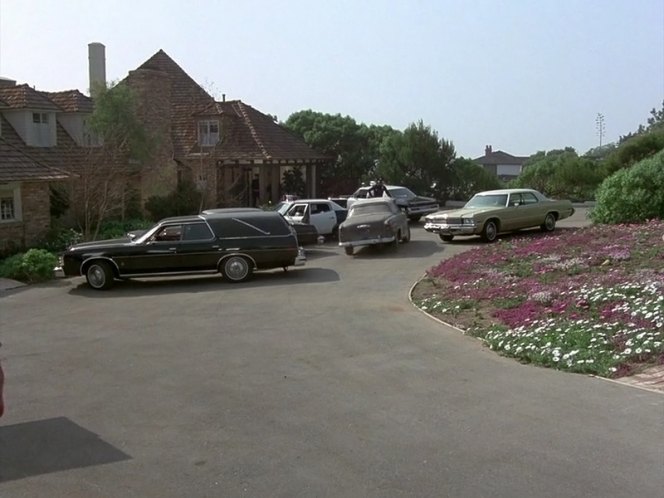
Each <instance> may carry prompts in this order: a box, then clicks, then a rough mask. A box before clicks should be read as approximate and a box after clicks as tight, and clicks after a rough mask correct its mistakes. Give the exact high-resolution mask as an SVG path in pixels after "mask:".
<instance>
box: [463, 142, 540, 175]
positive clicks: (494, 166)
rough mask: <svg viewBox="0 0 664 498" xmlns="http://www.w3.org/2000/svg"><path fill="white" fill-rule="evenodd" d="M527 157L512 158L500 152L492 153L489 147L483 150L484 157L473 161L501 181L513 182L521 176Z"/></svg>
mask: <svg viewBox="0 0 664 498" xmlns="http://www.w3.org/2000/svg"><path fill="white" fill-rule="evenodd" d="M526 159H528V158H527V157H519V156H513V155H512V154H508V153H507V152H503V151H502V150H496V151H494V150H493V148H492V147H491V145H487V146H486V147H485V148H484V155H483V156H481V157H478V158H476V159H473V161H475V162H476V163H478V164H480V165H481V166H483V167H484V168H485V169H486V170H487V171H490V172H491V173H493V174H494V175H496V176H497V177H498V178H500V179H501V180H503V181H509V180H513V179H514V178H516V177H517V176H519V175H520V174H521V171H522V167H523V163H524V162H525V161H526Z"/></svg>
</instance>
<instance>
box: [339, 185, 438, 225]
mask: <svg viewBox="0 0 664 498" xmlns="http://www.w3.org/2000/svg"><path fill="white" fill-rule="evenodd" d="M371 189H372V187H371V186H369V187H360V188H359V189H357V190H356V191H355V192H354V193H353V194H352V195H351V196H350V197H349V198H348V204H347V206H348V209H350V208H351V206H352V205H353V203H354V202H355V201H356V200H358V199H365V198H370V197H371ZM383 196H386V197H391V198H392V199H394V202H396V203H397V206H399V208H401V210H402V211H403V212H404V213H406V216H408V219H409V220H411V221H415V222H417V221H419V220H420V218H421V217H422V216H426V215H427V214H431V213H435V212H436V211H438V209H439V206H438V201H436V199H432V198H431V197H422V196H421V195H417V194H415V193H413V191H412V190H410V189H407V188H406V187H401V186H398V185H385V193H384V194H383Z"/></svg>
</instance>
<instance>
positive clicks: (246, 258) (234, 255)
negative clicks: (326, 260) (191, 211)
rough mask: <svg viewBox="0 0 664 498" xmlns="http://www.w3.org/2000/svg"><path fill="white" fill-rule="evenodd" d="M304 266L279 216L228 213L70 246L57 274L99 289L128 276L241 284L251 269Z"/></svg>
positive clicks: (165, 223) (166, 221)
mask: <svg viewBox="0 0 664 498" xmlns="http://www.w3.org/2000/svg"><path fill="white" fill-rule="evenodd" d="M305 262H306V258H305V256H304V251H303V250H302V248H300V247H299V244H298V240H297V236H296V233H295V230H294V229H293V227H292V226H291V225H289V224H288V222H287V221H286V220H284V218H283V217H282V216H281V215H280V214H279V213H276V212H270V211H253V210H251V211H241V210H230V211H228V212H213V213H204V214H198V215H192V216H178V217H174V218H166V219H163V220H161V221H159V222H158V223H157V224H156V225H154V226H153V227H152V228H150V229H148V230H146V231H145V232H142V233H138V234H137V233H130V234H128V236H127V237H126V238H123V239H116V240H103V241H94V242H84V243H81V244H75V245H73V246H71V247H69V249H67V250H66V251H65V252H64V253H63V254H62V255H61V269H60V273H61V274H63V275H64V276H66V277H75V276H81V275H83V276H85V278H86V280H87V282H88V284H89V285H90V287H92V288H93V289H99V290H101V289H108V288H110V287H111V286H112V285H113V283H114V280H115V279H127V278H132V277H133V278H138V277H141V278H142V277H162V276H173V275H187V274H209V273H220V274H221V275H222V276H223V277H224V279H226V280H228V281H229V282H243V281H245V280H248V279H249V278H251V276H252V274H253V272H254V271H255V270H266V269H271V268H283V269H284V270H286V269H288V267H290V266H302V265H304V264H305Z"/></svg>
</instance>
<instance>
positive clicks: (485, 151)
mask: <svg viewBox="0 0 664 498" xmlns="http://www.w3.org/2000/svg"><path fill="white" fill-rule="evenodd" d="M491 152H493V151H492V150H491V146H490V145H487V146H486V147H484V155H485V156H489V155H491Z"/></svg>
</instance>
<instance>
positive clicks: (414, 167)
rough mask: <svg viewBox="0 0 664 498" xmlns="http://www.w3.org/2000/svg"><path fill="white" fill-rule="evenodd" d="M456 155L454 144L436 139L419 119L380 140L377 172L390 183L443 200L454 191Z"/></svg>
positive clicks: (434, 133) (429, 128)
mask: <svg viewBox="0 0 664 498" xmlns="http://www.w3.org/2000/svg"><path fill="white" fill-rule="evenodd" d="M455 158H456V151H455V149H454V144H453V143H452V142H451V141H448V140H445V139H441V138H438V133H437V132H436V131H435V130H432V129H431V127H430V126H425V125H424V123H423V122H422V121H420V122H418V123H417V124H411V125H410V126H409V127H408V128H406V129H405V130H404V131H403V132H402V133H393V134H391V135H390V136H388V137H386V138H385V139H384V140H383V142H382V146H381V154H380V159H379V162H378V167H377V173H378V175H379V176H381V177H383V178H384V179H385V181H387V182H389V183H396V184H398V185H404V186H406V187H409V188H411V189H412V190H414V191H415V192H418V193H432V194H433V195H435V196H436V197H437V198H438V199H439V200H440V201H443V202H444V201H445V200H447V199H448V198H449V196H450V194H451V192H452V190H453V189H452V188H451V186H452V184H453V183H454V181H455V176H454V172H453V170H452V163H453V161H454V159H455Z"/></svg>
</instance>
